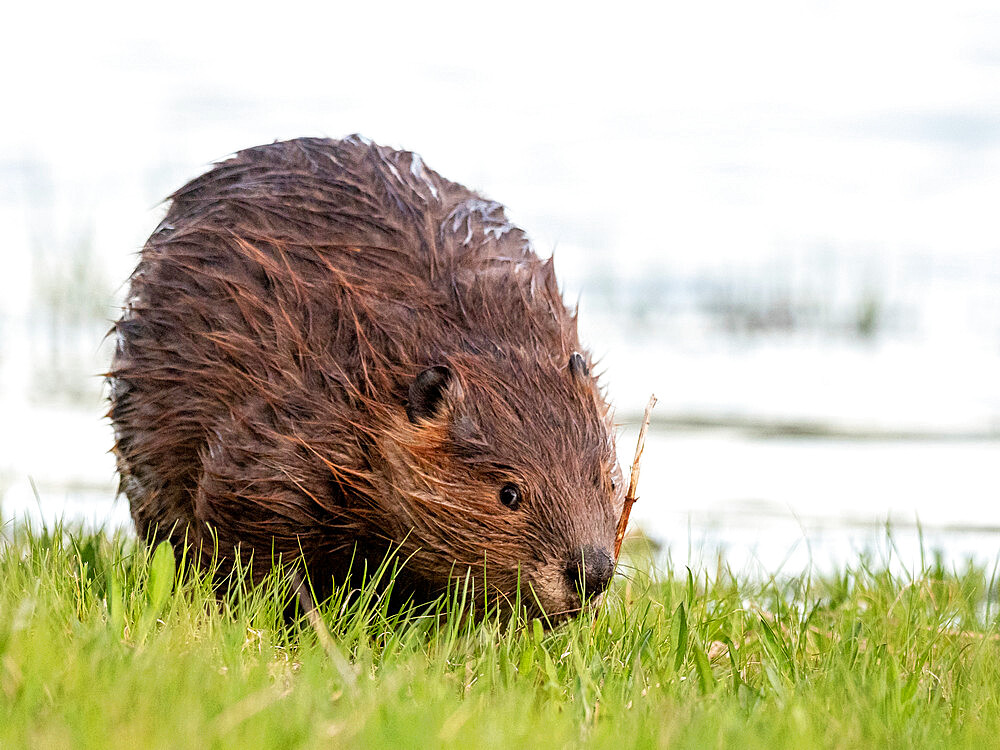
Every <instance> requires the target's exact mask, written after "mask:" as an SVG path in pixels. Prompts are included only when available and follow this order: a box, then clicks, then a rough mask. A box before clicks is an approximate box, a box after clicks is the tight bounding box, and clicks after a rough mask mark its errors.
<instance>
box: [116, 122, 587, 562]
mask: <svg viewBox="0 0 1000 750" xmlns="http://www.w3.org/2000/svg"><path fill="white" fill-rule="evenodd" d="M498 310H502V311H503V314H502V315H497V311H498ZM117 336H118V346H117V350H116V353H115V358H114V362H113V365H112V372H111V378H110V381H111V400H112V409H111V417H112V420H113V422H114V425H115V430H116V441H117V444H116V453H117V456H118V463H119V469H120V472H121V477H122V488H123V490H124V491H125V492H126V494H127V495H128V497H129V500H130V503H131V506H132V513H133V517H134V519H135V521H136V524H137V528H138V531H139V533H140V534H141V535H146V536H154V537H160V538H166V537H168V535H169V534H170V529H169V528H167V527H171V528H173V530H174V533H173V537H174V540H175V542H176V541H180V537H181V535H182V534H190V533H192V531H191V529H198V528H202V527H203V526H204V525H205V524H206V523H207V524H209V525H212V526H214V527H215V528H216V529H224V530H228V531H229V532H230V533H231V535H232V540H235V541H239V540H241V539H243V538H244V537H245V536H246V535H248V534H256V535H261V534H262V533H263V532H262V531H261V528H262V527H263V528H264V529H265V530H267V533H268V534H270V533H271V532H274V536H280V535H281V534H282V533H286V534H287V535H288V536H290V537H293V538H296V539H298V543H299V544H301V543H302V539H303V537H308V534H309V533H310V530H312V531H315V534H316V535H317V540H319V539H320V537H321V536H322V534H323V532H322V529H323V528H326V527H333V526H337V527H338V529H340V531H339V536H341V537H342V536H344V533H343V527H344V525H345V524H352V523H353V524H355V525H356V526H357V525H358V524H359V523H360V522H359V521H358V520H357V517H356V515H354V516H349V515H348V514H346V511H345V510H344V508H345V507H347V506H349V505H351V503H357V504H359V505H363V504H364V502H365V497H366V495H370V494H371V493H374V492H378V488H375V487H372V486H370V474H371V471H372V469H371V467H370V466H364V465H363V464H365V462H369V461H370V458H368V456H369V452H368V451H367V446H366V443H368V442H370V441H372V440H375V439H377V434H378V431H379V429H382V428H383V426H384V425H383V422H382V421H380V420H381V415H383V412H384V409H385V408H386V404H394V405H395V404H401V403H404V402H405V400H406V394H407V391H406V388H407V383H409V382H410V381H411V380H412V378H413V377H414V375H415V374H416V373H417V372H419V371H421V369H422V368H424V367H427V366H429V365H432V364H434V363H435V362H436V361H437V360H438V359H439V358H441V357H442V356H444V355H447V354H448V353H450V352H455V351H463V350H465V351H482V350H486V349H491V348H494V349H498V348H501V347H504V348H506V347H509V348H510V349H511V350H512V351H522V350H525V349H526V348H527V349H528V350H530V351H531V352H537V351H542V352H551V356H552V357H553V358H562V359H561V361H562V362H565V361H566V359H565V358H566V357H568V356H569V354H570V353H571V352H572V351H574V350H575V349H576V348H578V346H579V345H578V343H577V342H576V332H575V323H574V321H573V319H572V316H571V315H570V314H569V313H568V312H567V310H566V308H565V307H564V306H563V304H562V302H561V299H560V297H559V294H558V290H557V289H556V286H555V281H554V275H553V273H552V269H551V265H550V264H548V263H543V262H542V261H540V260H539V259H538V258H537V256H536V255H535V254H534V253H533V252H532V251H531V249H530V246H529V244H528V242H527V240H526V238H525V237H524V235H523V234H522V233H521V231H520V230H519V229H517V228H516V227H514V226H512V225H511V224H509V223H508V221H507V219H506V217H505V215H504V211H503V208H502V206H500V205H499V204H496V203H492V202H489V201H486V200H484V199H482V198H480V197H479V196H477V195H476V194H474V193H472V192H471V191H469V190H467V189H466V188H464V187H462V186H460V185H457V184H455V183H452V182H449V181H447V180H444V179H443V178H441V177H440V176H439V175H437V174H436V173H434V172H432V171H430V170H428V169H426V168H425V167H424V166H423V164H422V162H421V161H420V158H419V157H418V156H416V155H414V154H411V153H409V152H400V151H393V150H390V149H386V148H382V147H378V146H376V145H374V144H370V143H368V142H365V141H363V140H362V139H360V138H357V137H353V138H349V139H346V140H343V141H331V140H325V139H299V140H294V141H288V142H282V143H274V144H271V145H268V146H262V147H258V148H253V149H249V150H246V151H243V152H240V153H239V154H237V155H236V156H235V157H234V158H232V159H230V160H228V161H225V162H223V163H221V164H219V165H218V166H216V167H215V168H214V169H212V170H211V171H209V172H208V173H206V174H205V175H204V176H202V177H200V178H198V179H196V180H194V181H192V182H191V183H189V184H188V185H186V186H185V187H183V188H182V189H181V190H179V191H178V192H177V193H175V194H174V195H173V196H172V203H171V205H170V208H169V211H168V213H167V215H166V218H165V219H164V220H163V222H162V223H161V224H160V226H159V227H158V228H157V230H156V231H155V232H154V233H153V235H152V236H151V237H150V239H149V241H148V242H147V244H146V246H145V247H144V249H143V251H142V257H141V260H140V263H139V265H138V267H137V268H136V271H135V273H134V274H133V276H132V279H131V289H130V293H129V297H128V302H127V306H126V309H125V312H124V314H123V317H122V319H121V320H120V321H119V322H118V324H117ZM530 356H537V355H536V354H534V353H532V354H530ZM546 356H548V355H546ZM304 436H309V439H308V440H306V438H305V437H304ZM318 436H321V437H318ZM320 439H322V440H323V441H324V442H325V444H326V445H327V446H329V447H328V450H330V451H334V453H333V458H332V459H330V458H323V459H322V462H320V461H318V460H317V457H316V456H314V455H310V452H311V453H316V452H317V450H316V448H315V445H316V442H317V440H320ZM261 444H266V445H267V449H266V450H264V449H263V448H261V447H260V446H261ZM337 451H339V453H337ZM261 456H267V457H269V459H268V460H267V461H262V460H261ZM274 456H278V457H279V458H278V459H274ZM331 461H332V465H335V466H336V467H337V471H335V472H334V475H335V476H336V475H337V472H339V473H340V474H341V475H343V476H341V477H339V478H338V479H337V480H336V484H337V486H336V487H334V488H333V489H332V490H330V492H328V493H325V494H324V492H321V491H319V490H317V488H316V487H317V486H320V487H328V486H329V485H330V484H331V481H330V479H329V473H330V471H333V469H331V468H330V466H331ZM318 463H325V464H327V469H329V471H326V475H325V476H323V475H321V474H316V473H315V466H316V465H317V464H318ZM263 464H270V465H263ZM314 477H315V482H313V478H314ZM222 482H226V483H227V487H232V486H233V485H234V483H235V484H236V485H237V486H239V484H240V483H241V482H242V483H244V484H245V486H246V487H248V488H249V487H251V486H252V487H253V488H255V489H254V492H256V493H257V494H256V495H252V496H248V497H247V498H245V499H246V501H247V502H245V503H243V504H242V505H240V506H238V507H234V506H232V504H229V505H225V507H220V506H221V504H219V503H213V502H212V498H213V492H216V489H215V488H216V487H217V486H218V485H220V483H222ZM268 482H270V484H268ZM288 485H298V486H300V487H301V489H302V492H301V493H300V495H301V497H300V500H301V499H302V498H305V502H300V500H295V501H294V502H293V501H290V500H289V499H288V497H287V495H286V494H283V491H279V488H280V487H281V486H288ZM261 486H264V487H268V486H274V487H275V488H276V489H275V490H274V491H273V492H272V493H270V494H268V493H267V492H264V491H263V490H260V489H259V488H260V487H261ZM220 491H221V490H220ZM227 491H229V492H232V491H233V490H232V489H229V490H227ZM248 492H249V491H248ZM264 495H266V496H264ZM275 510H277V511H279V512H278V513H277V514H275V513H274V511H275ZM338 524H339V526H338ZM189 527H190V528H189ZM303 529H305V530H306V531H303ZM357 531H358V533H361V531H362V530H361V529H357ZM194 533H195V534H196V535H197V533H198V532H197V531H195V532H194ZM324 538H326V537H324ZM317 543H319V541H317ZM323 543H324V544H326V543H330V544H332V542H323Z"/></svg>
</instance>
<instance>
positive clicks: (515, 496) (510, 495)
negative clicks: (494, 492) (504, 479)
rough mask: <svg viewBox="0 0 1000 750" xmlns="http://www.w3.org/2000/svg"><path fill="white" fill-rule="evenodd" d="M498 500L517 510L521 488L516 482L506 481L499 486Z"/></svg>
mask: <svg viewBox="0 0 1000 750" xmlns="http://www.w3.org/2000/svg"><path fill="white" fill-rule="evenodd" d="M500 502H501V503H503V504H504V505H506V506H507V507H508V508H510V509H511V510H517V506H519V505H520V504H521V490H520V489H518V486H517V485H516V484H511V483H510V482H508V483H507V484H505V485H504V486H503V487H501V488H500Z"/></svg>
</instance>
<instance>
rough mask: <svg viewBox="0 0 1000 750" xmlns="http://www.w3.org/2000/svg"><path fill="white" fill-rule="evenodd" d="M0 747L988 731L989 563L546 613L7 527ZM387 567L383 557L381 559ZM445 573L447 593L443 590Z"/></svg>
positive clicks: (678, 593) (544, 742) (670, 578)
mask: <svg viewBox="0 0 1000 750" xmlns="http://www.w3.org/2000/svg"><path fill="white" fill-rule="evenodd" d="M0 546H2V549H0V747H2V748H5V749H6V748H15V747H81V748H87V747H94V748H102V749H103V748H120V747H143V748H145V747H169V748H178V747H199V748H201V747H241V748H242V747H383V746H386V747H394V748H396V747H413V746H420V747H438V746H455V747H463V748H477V747H544V748H562V747H577V746H593V747H614V748H616V749H619V750H620V749H621V748H629V747H637V748H639V747H658V746H670V747H730V746H740V747H767V748H769V749H770V750H773V749H774V748H776V747H803V746H820V747H872V746H899V747H904V746H905V747H911V746H923V747H926V746H935V745H942V746H943V745H948V746H952V747H953V746H961V745H968V746H977V747H982V746H988V745H991V744H994V743H995V742H996V740H995V738H996V737H997V736H998V732H1000V643H998V641H997V640H996V638H997V635H996V634H997V606H996V597H997V587H996V581H995V579H994V576H993V575H991V574H989V573H988V572H987V571H984V570H981V569H976V568H971V567H970V568H968V569H966V570H962V571H959V572H954V571H951V572H949V571H946V570H944V569H942V567H941V566H940V564H936V563H930V564H928V565H927V566H926V569H924V570H921V571H917V572H914V573H913V574H912V575H898V574H894V573H892V572H891V571H889V570H888V569H886V568H884V567H882V568H874V567H871V566H870V565H869V564H868V563H867V562H866V561H864V560H859V562H858V563H857V565H855V566H854V567H852V568H849V569H845V570H843V571H841V572H840V573H839V574H837V575H833V576H829V577H822V578H810V577H808V576H803V577H795V578H787V579H780V580H779V579H774V580H768V581H753V580H746V579H742V578H741V577H740V576H738V575H734V574H733V573H731V572H730V571H728V570H726V569H725V568H724V567H720V568H718V569H717V570H715V571H711V572H706V571H694V570H688V569H685V568H676V567H668V569H667V570H666V571H664V572H663V573H661V574H659V575H653V574H651V573H650V572H649V569H648V567H647V566H646V565H644V564H640V565H638V566H636V567H633V568H630V569H628V575H627V577H624V578H622V579H621V580H619V581H617V582H616V583H615V585H614V586H613V588H612V591H611V592H610V595H609V596H608V597H607V600H606V602H605V605H604V606H603V607H601V608H600V609H599V610H597V611H596V612H590V613H587V614H585V615H583V616H581V617H579V618H577V619H575V620H572V621H570V622H568V623H566V624H565V625H562V626H560V627H558V628H555V629H553V630H547V629H545V628H543V627H542V623H541V622H538V621H524V620H521V619H518V618H517V617H500V616H493V617H488V618H486V619H485V620H480V621H473V620H472V619H470V618H468V617H463V616H461V615H460V614H458V612H459V611H460V610H461V609H462V607H463V605H464V603H465V602H464V600H463V591H462V590H458V591H455V592H453V594H452V595H451V596H450V597H447V598H444V599H442V601H440V602H438V603H436V604H435V605H434V606H433V607H431V608H429V609H427V608H418V607H411V608H406V609H403V610H401V611H400V610H392V609H390V608H389V607H388V605H387V599H386V597H385V596H384V595H381V594H380V591H381V589H380V588H379V587H366V588H365V589H364V590H362V591H355V592H349V591H347V590H344V589H339V590H337V591H336V592H335V593H334V595H333V597H331V598H330V599H329V600H328V601H327V602H324V603H323V604H322V605H321V614H322V616H323V619H324V622H325V625H326V627H327V628H328V630H329V632H330V633H331V635H332V638H331V641H332V642H331V643H327V644H325V645H324V644H321V642H320V641H319V639H317V636H316V633H315V631H313V630H312V629H311V628H310V627H309V626H308V625H307V624H306V622H305V620H304V619H295V618H289V616H288V612H289V611H290V610H289V603H290V601H291V600H292V594H291V588H290V586H289V583H288V581H287V579H286V578H285V577H284V576H283V575H281V574H280V573H275V574H273V575H272V576H271V577H270V578H269V579H268V580H267V581H266V582H265V584H264V585H262V586H258V587H234V588H233V590H232V591H230V592H229V593H228V594H224V595H222V594H218V593H214V592H213V590H212V586H211V585H210V583H209V581H208V579H207V578H206V577H205V576H204V575H201V574H199V573H198V572H197V571H194V570H192V569H191V567H190V566H189V565H187V564H186V563H185V564H182V565H180V566H177V565H175V563H174V560H173V556H172V554H171V553H170V551H169V550H168V549H167V548H165V547H164V548H158V549H156V550H152V551H150V550H146V549H144V548H142V547H141V546H138V545H136V544H135V543H134V541H133V540H132V539H131V538H130V537H128V536H127V535H124V534H121V533H103V532H96V533H84V532H81V531H80V530H78V529H72V528H64V527H57V528H55V529H51V528H42V529H38V528H35V529H32V528H31V527H29V526H23V525H22V526H16V527H11V526H8V527H7V528H6V529H4V533H3V537H2V541H0ZM382 574H383V575H388V576H389V577H390V578H391V575H392V571H391V569H383V570H382ZM463 590H464V589H463Z"/></svg>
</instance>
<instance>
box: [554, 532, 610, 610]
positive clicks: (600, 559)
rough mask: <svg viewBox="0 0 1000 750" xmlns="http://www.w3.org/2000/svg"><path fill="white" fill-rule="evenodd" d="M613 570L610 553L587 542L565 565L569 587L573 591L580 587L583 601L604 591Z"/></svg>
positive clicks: (578, 589)
mask: <svg viewBox="0 0 1000 750" xmlns="http://www.w3.org/2000/svg"><path fill="white" fill-rule="evenodd" d="M614 572H615V566H614V564H613V563H612V562H611V555H609V554H608V553H607V552H605V551H604V550H602V549H599V548H597V547H594V546H592V545H589V544H587V545H584V546H583V547H581V548H580V549H579V550H578V551H577V553H576V554H575V555H574V556H573V557H572V558H571V559H570V561H569V563H568V564H567V565H566V578H567V579H568V581H569V585H570V588H571V589H573V590H575V591H580V590H581V589H582V596H581V599H582V600H583V601H586V600H587V599H589V598H590V597H592V596H597V595H598V594H600V593H601V592H602V591H604V589H606V588H607V587H608V583H609V582H610V581H611V576H613V575H614Z"/></svg>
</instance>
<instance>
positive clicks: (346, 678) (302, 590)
mask: <svg viewBox="0 0 1000 750" xmlns="http://www.w3.org/2000/svg"><path fill="white" fill-rule="evenodd" d="M291 584H292V590H293V591H294V592H295V595H296V597H297V598H298V600H299V606H300V607H302V609H303V610H304V611H305V613H306V618H307V619H308V620H309V624H310V625H312V629H313V630H314V631H316V638H317V640H318V641H319V645H320V647H321V648H322V649H323V650H324V651H326V653H327V655H328V656H329V657H330V661H332V662H333V666H334V668H335V669H336V670H337V671H338V672H339V673H340V679H341V680H342V681H343V683H344V687H345V688H346V689H349V690H351V689H353V688H354V684H355V682H356V681H357V677H358V676H357V674H356V673H355V671H354V669H353V667H351V663H350V662H349V661H347V659H346V658H345V657H344V655H343V654H342V653H341V652H340V649H339V648H337V644H336V643H334V642H333V637H332V636H331V635H330V631H329V630H327V628H326V623H325V622H323V618H322V617H321V616H320V613H319V608H318V607H317V606H316V604H315V602H313V598H312V594H311V593H310V591H309V586H308V585H307V584H306V582H305V581H303V580H302V576H300V575H299V571H298V569H297V568H293V569H292V575H291Z"/></svg>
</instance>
